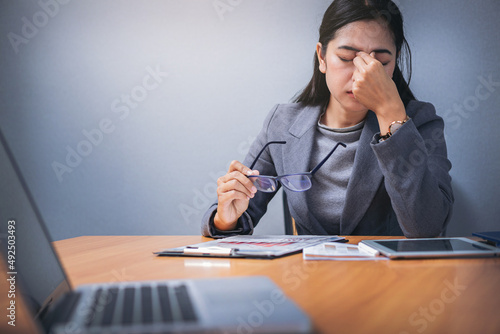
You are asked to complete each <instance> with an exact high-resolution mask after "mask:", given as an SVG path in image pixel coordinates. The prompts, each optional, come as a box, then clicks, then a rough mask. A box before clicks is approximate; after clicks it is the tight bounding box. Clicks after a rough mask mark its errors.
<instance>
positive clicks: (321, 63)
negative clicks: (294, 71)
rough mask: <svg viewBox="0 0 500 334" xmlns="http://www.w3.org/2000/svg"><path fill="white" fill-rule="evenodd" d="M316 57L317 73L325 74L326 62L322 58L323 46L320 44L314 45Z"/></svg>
mask: <svg viewBox="0 0 500 334" xmlns="http://www.w3.org/2000/svg"><path fill="white" fill-rule="evenodd" d="M316 55H317V56H318V62H319V71H320V72H321V73H323V74H324V73H326V61H325V58H324V57H323V46H322V45H321V43H318V44H316Z"/></svg>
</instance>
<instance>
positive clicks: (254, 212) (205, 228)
mask: <svg viewBox="0 0 500 334" xmlns="http://www.w3.org/2000/svg"><path fill="white" fill-rule="evenodd" d="M278 109H279V105H276V106H275V107H274V108H273V109H272V110H271V112H270V113H269V114H268V115H267V117H266V119H265V120H264V126H263V127H262V130H261V131H260V133H259V134H258V135H257V138H256V139H255V141H254V142H253V143H252V145H251V146H250V149H249V151H248V154H247V155H246V157H245V159H244V160H243V164H244V165H245V166H250V164H251V163H252V162H253V160H254V159H255V157H256V156H257V154H258V153H259V152H260V150H261V149H262V148H263V147H264V145H265V144H266V143H267V142H268V141H271V140H272V139H269V138H268V132H269V127H270V126H271V123H272V121H273V119H274V116H275V114H276V112H277V110H278ZM273 150H275V148H274V147H273V145H270V146H269V147H268V148H267V149H266V150H265V151H264V152H263V153H262V155H261V156H260V158H259V160H258V161H257V163H256V164H255V167H254V169H256V170H258V171H259V172H260V175H276V169H275V166H274V162H273V158H272V154H271V151H273ZM278 187H280V186H278ZM276 192H277V191H275V192H273V193H264V192H261V191H258V192H257V193H256V194H255V196H254V197H253V198H252V199H250V202H249V205H248V209H247V210H246V211H245V212H244V213H243V215H242V216H241V217H240V218H239V219H238V223H237V224H236V228H235V229H234V230H231V231H220V230H218V229H216V228H215V226H214V216H215V213H216V212H217V202H215V203H214V204H212V206H211V207H210V208H209V209H208V210H207V212H206V213H205V214H204V216H203V218H202V222H201V234H202V235H203V236H206V237H212V238H222V237H228V236H232V235H241V234H252V233H253V230H254V228H255V226H257V224H258V222H259V220H260V219H261V218H262V216H263V215H264V214H265V213H266V211H267V205H268V203H269V202H270V201H271V199H272V198H273V197H274V195H275V194H276Z"/></svg>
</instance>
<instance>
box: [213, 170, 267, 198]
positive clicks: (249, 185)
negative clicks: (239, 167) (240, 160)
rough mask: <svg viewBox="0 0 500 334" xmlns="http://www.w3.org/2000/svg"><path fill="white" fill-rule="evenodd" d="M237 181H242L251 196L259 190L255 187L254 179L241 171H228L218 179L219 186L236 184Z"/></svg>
mask: <svg viewBox="0 0 500 334" xmlns="http://www.w3.org/2000/svg"><path fill="white" fill-rule="evenodd" d="M257 173H258V172H257ZM235 182H237V183H240V184H241V185H242V186H243V187H245V188H246V189H247V192H248V194H249V196H250V194H255V193H256V192H257V188H255V186H254V185H253V182H252V180H251V179H249V178H248V177H246V176H245V175H243V174H242V173H240V172H239V171H234V172H231V173H227V174H226V175H224V176H222V177H220V178H219V179H218V180H217V186H218V187H221V186H223V185H224V184H231V185H233V186H234V184H235ZM252 197H253V196H252Z"/></svg>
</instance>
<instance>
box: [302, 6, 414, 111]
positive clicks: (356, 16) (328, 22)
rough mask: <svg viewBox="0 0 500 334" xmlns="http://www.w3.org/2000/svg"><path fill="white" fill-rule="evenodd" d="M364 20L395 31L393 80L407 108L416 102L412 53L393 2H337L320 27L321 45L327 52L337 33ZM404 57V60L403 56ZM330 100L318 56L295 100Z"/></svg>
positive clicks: (312, 102)
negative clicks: (381, 24)
mask: <svg viewBox="0 0 500 334" xmlns="http://www.w3.org/2000/svg"><path fill="white" fill-rule="evenodd" d="M361 20H378V21H380V20H382V22H385V23H386V24H387V27H388V28H389V30H390V31H391V32H392V35H393V37H394V42H395V44H396V55H397V58H396V67H395V69H394V74H393V77H392V79H393V80H394V83H395V84H396V87H397V88H398V92H399V96H400V97H401V100H402V101H403V103H404V105H405V106H406V105H407V104H408V102H410V101H411V100H414V99H415V96H414V95H413V93H412V92H411V90H410V87H409V82H410V80H411V51H410V47H409V45H408V42H407V41H406V38H405V37H404V31H403V16H402V15H401V12H400V11H399V8H398V7H397V6H396V4H395V3H394V2H393V1H391V0H335V1H333V2H332V4H331V5H330V7H328V9H327V10H326V12H325V15H324V16H323V22H322V23H321V27H320V28H319V42H320V43H321V45H322V46H323V48H322V52H323V53H326V48H327V46H328V43H330V41H331V40H332V39H334V38H335V34H336V33H337V31H338V30H339V29H340V28H342V27H344V26H345V25H347V24H349V23H352V22H356V21H361ZM403 54H404V57H403ZM402 59H404V63H403V65H405V68H406V70H407V74H408V82H406V80H405V78H404V76H403V73H402V71H401V69H400V66H399V65H401V62H402ZM329 101H330V91H329V90H328V86H327V85H326V79H325V74H323V73H321V71H320V70H319V60H318V57H317V55H316V53H315V54H314V73H313V76H312V78H311V81H310V82H309V84H308V85H307V86H306V88H305V89H304V90H303V91H302V92H301V93H300V94H299V96H298V97H297V98H295V102H301V103H304V104H306V105H324V106H326V105H327V104H328V102H329Z"/></svg>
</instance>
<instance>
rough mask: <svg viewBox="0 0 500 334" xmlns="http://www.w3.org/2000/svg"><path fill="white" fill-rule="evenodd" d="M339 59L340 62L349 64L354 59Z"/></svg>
mask: <svg viewBox="0 0 500 334" xmlns="http://www.w3.org/2000/svg"><path fill="white" fill-rule="evenodd" d="M339 59H340V60H342V61H343V62H344V63H349V62H351V61H353V60H354V58H353V59H347V58H342V57H339Z"/></svg>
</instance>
